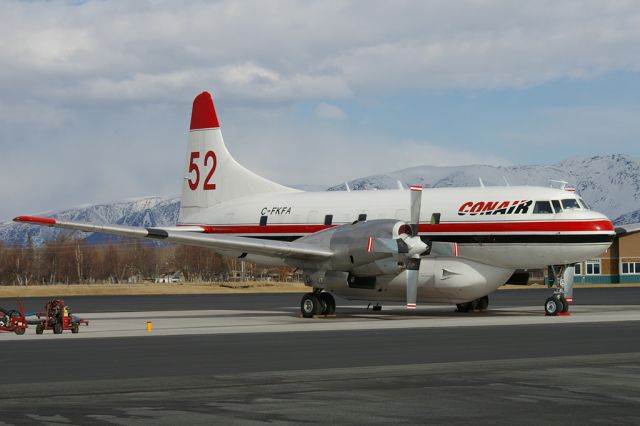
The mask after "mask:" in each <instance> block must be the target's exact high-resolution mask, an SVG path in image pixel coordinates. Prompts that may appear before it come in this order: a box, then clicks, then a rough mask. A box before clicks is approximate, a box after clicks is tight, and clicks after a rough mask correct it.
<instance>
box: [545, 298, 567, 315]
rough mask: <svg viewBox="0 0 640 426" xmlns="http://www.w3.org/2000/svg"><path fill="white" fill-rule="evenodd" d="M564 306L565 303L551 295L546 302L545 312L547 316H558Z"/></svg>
mask: <svg viewBox="0 0 640 426" xmlns="http://www.w3.org/2000/svg"><path fill="white" fill-rule="evenodd" d="M563 308H564V304H563V303H562V302H561V301H560V300H558V299H557V298H555V297H550V298H548V299H547V300H546V302H544V313H545V314H546V315H547V316H556V315H558V313H560V312H561V311H562V309H563Z"/></svg>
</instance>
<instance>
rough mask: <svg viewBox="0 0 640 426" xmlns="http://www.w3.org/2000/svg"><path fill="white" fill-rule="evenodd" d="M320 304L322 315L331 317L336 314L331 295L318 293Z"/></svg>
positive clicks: (334, 302) (334, 303)
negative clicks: (321, 305) (322, 306)
mask: <svg viewBox="0 0 640 426" xmlns="http://www.w3.org/2000/svg"><path fill="white" fill-rule="evenodd" d="M320 302H322V304H323V305H324V309H323V310H322V314H323V315H333V314H335V313H336V300H335V299H334V298H333V296H332V295H331V293H320Z"/></svg>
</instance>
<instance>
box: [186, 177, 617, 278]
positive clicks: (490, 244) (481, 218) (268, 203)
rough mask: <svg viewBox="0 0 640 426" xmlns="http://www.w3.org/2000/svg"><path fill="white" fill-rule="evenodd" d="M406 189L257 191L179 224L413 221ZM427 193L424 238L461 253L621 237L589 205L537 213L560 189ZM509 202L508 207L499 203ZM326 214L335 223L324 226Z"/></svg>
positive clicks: (574, 245)
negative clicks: (540, 203) (434, 217)
mask: <svg viewBox="0 0 640 426" xmlns="http://www.w3.org/2000/svg"><path fill="white" fill-rule="evenodd" d="M408 193H409V191H402V190H384V191H350V192H347V191H335V192H333V191H327V192H296V193H286V194H279V193H269V194H258V195H251V196H248V197H244V198H238V199H234V200H231V201H228V202H225V203H220V204H217V205H215V206H212V207H210V208H206V209H199V210H191V211H188V216H187V215H185V214H183V217H181V225H202V226H204V227H205V229H206V232H209V233H216V234H233V235H242V236H249V237H259V238H278V239H289V240H293V239H296V238H299V237H302V236H305V235H308V234H311V233H314V232H317V231H320V230H322V229H326V228H328V227H330V226H335V225H341V224H345V223H351V222H353V221H355V220H358V217H359V216H360V215H366V219H367V220H371V219H399V220H404V221H408V220H409V210H408V200H409V194H408ZM422 197H423V201H422V215H421V219H420V227H419V230H420V235H421V236H423V238H426V239H429V240H432V241H435V242H442V243H443V244H445V245H446V244H447V243H450V244H453V243H457V245H458V255H459V256H460V257H463V258H466V259H471V260H474V261H477V262H480V263H484V264H488V265H493V266H498V267H502V268H507V269H529V268H540V267H545V266H547V265H557V264H570V263H575V262H579V261H582V260H586V259H589V258H592V257H595V256H598V255H599V254H600V253H602V252H603V251H604V250H606V249H607V248H608V247H609V245H610V244H611V241H612V239H613V235H615V232H614V229H613V226H612V224H611V222H610V221H609V219H608V218H607V217H606V216H604V215H602V214H600V213H597V212H594V211H591V210H587V209H585V208H577V209H562V211H559V212H557V213H556V212H550V213H534V206H535V203H536V201H548V202H551V201H552V200H554V201H556V203H557V202H562V200H567V199H572V200H575V199H576V195H575V193H573V192H568V191H564V190H560V189H554V188H541V187H528V186H519V187H516V186H510V187H480V188H434V189H424V190H423V195H422ZM527 203H529V204H528V205H527ZM505 204H508V207H507V208H503V209H500V206H504V205H505ZM514 204H517V205H514ZM485 207H486V210H485V211H483V210H482V209H483V208H485ZM492 207H493V208H492ZM433 213H439V214H440V223H439V224H437V225H432V224H431V223H430V221H431V217H432V214H433ZM328 215H331V224H330V225H329V224H325V218H327V216H328ZM265 217H266V219H265ZM261 218H262V225H261V224H260V223H261ZM361 218H362V217H361ZM185 219H186V220H185ZM265 220H266V222H265ZM327 220H328V218H327ZM327 223H328V222H327ZM451 254H453V253H451Z"/></svg>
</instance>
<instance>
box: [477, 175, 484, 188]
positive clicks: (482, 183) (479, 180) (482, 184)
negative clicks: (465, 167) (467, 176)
mask: <svg viewBox="0 0 640 426" xmlns="http://www.w3.org/2000/svg"><path fill="white" fill-rule="evenodd" d="M478 182H480V187H482V188H484V182H483V181H482V178H481V177H479V178H478Z"/></svg>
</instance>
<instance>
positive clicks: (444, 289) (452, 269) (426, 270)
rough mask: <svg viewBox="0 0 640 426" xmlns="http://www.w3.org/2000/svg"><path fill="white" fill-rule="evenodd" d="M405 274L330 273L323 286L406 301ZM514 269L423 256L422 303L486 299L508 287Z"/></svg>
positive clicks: (355, 295)
mask: <svg viewBox="0 0 640 426" xmlns="http://www.w3.org/2000/svg"><path fill="white" fill-rule="evenodd" d="M405 273H406V272H405V271H402V272H400V273H395V274H389V275H379V276H373V277H366V276H356V275H354V274H353V273H346V272H338V271H329V272H327V273H326V275H325V276H324V283H323V287H324V288H325V289H327V290H331V291H332V292H334V293H335V294H337V295H339V296H341V297H344V298H346V299H351V300H367V301H381V300H387V301H396V302H404V301H405V300H406V277H405ZM511 274H513V269H505V268H499V267H496V266H491V265H486V264H483V263H479V262H475V261H473V260H469V259H464V258H460V257H451V256H444V257H440V256H434V257H423V258H422V262H421V264H420V272H419V281H418V293H417V296H418V302H444V303H463V302H468V301H470V300H474V299H477V298H479V297H482V296H485V295H487V294H489V293H491V292H493V291H494V290H496V289H497V288H498V287H500V285H502V284H504V283H505V282H506V281H507V279H508V278H509V277H510V276H511Z"/></svg>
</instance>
